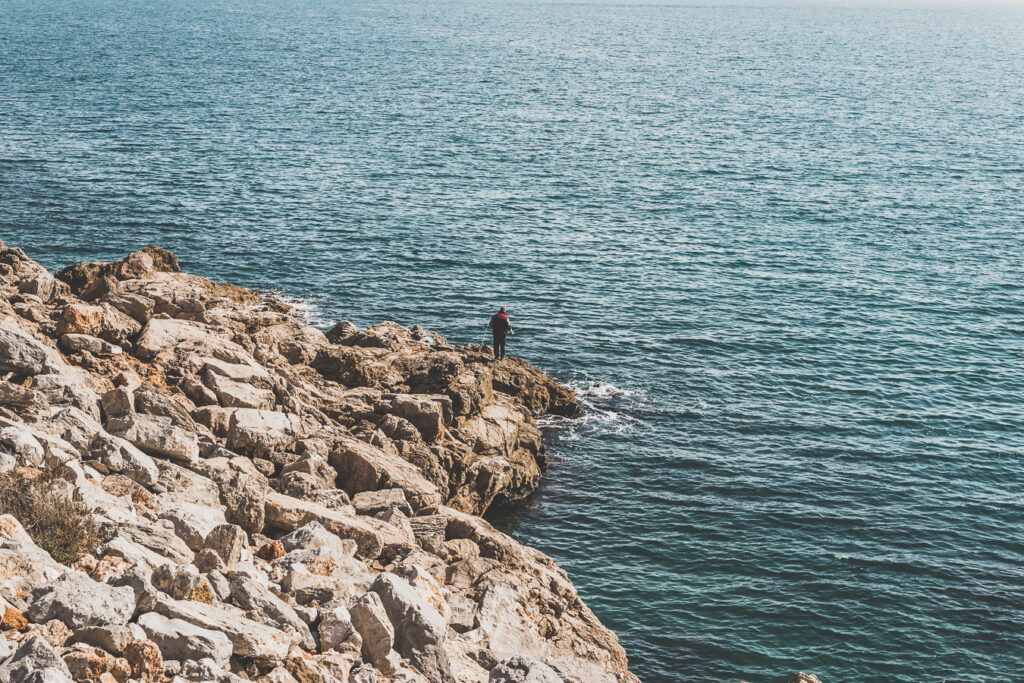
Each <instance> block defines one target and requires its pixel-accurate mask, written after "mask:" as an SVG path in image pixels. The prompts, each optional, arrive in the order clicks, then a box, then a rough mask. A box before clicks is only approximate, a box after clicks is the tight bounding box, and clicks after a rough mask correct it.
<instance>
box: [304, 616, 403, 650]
mask: <svg viewBox="0 0 1024 683" xmlns="http://www.w3.org/2000/svg"><path fill="white" fill-rule="evenodd" d="M384 620H385V621H387V615H385V616H384ZM388 626H389V627H390V626H391V623H390V622H389V623H388ZM354 634H358V631H357V630H356V628H355V626H354V625H353V624H352V618H351V616H350V614H349V611H348V610H347V609H345V608H344V607H342V606H340V605H339V606H337V607H334V608H333V609H329V610H327V611H325V612H324V613H323V614H322V615H321V616H320V630H319V635H320V651H321V652H327V651H329V650H341V649H343V647H344V646H345V644H346V643H347V644H349V645H351V646H353V647H354V646H355V642H354V641H355V639H354V638H353V635H354ZM388 647H389V648H390V647H391V645H390V644H389V645H388Z"/></svg>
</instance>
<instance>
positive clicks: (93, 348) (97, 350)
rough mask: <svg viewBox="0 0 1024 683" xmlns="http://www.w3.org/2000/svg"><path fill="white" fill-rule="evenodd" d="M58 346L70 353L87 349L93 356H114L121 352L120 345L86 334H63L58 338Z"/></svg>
mask: <svg viewBox="0 0 1024 683" xmlns="http://www.w3.org/2000/svg"><path fill="white" fill-rule="evenodd" d="M60 347H61V348H62V349H64V350H65V351H69V352H71V353H75V352H78V351H88V352H89V353H91V354H93V355H94V356H116V355H118V354H119V353H121V352H122V349H121V347H120V346H117V345H116V344H111V343H110V342H108V341H104V340H103V339H100V338H99V337H93V336H92V335H88V334H71V333H69V334H65V335H63V336H62V337H61V338H60Z"/></svg>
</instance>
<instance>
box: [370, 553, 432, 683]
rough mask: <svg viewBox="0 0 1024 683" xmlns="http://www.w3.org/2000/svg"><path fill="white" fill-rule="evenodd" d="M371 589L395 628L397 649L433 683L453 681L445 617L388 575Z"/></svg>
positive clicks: (407, 586) (378, 579)
mask: <svg viewBox="0 0 1024 683" xmlns="http://www.w3.org/2000/svg"><path fill="white" fill-rule="evenodd" d="M370 590H371V591H373V592H374V593H376V594H377V595H379V596H380V601H381V603H382V604H383V606H384V611H385V612H387V615H388V619H389V620H390V621H391V623H392V624H393V625H394V627H395V649H396V650H398V652H399V654H401V655H402V656H403V657H406V658H407V659H408V660H409V661H410V662H412V664H413V666H415V667H416V668H417V669H419V671H420V672H422V673H423V675H424V676H426V678H427V680H429V681H430V682H431V683H445V682H446V681H450V680H451V679H452V673H451V665H450V663H449V661H448V655H447V653H446V652H445V650H444V647H443V645H444V639H445V633H446V628H445V623H444V618H443V617H442V616H441V615H440V614H439V613H438V612H437V610H435V609H434V608H433V607H431V606H430V604H428V603H427V602H426V601H425V600H423V598H421V597H420V596H419V595H418V594H417V593H416V590H415V589H414V588H413V587H412V586H411V585H409V583H408V582H407V581H405V580H404V579H402V578H401V577H399V576H396V575H395V574H391V573H389V572H385V573H383V574H381V575H380V576H378V577H377V579H376V580H375V581H374V582H373V585H372V586H370Z"/></svg>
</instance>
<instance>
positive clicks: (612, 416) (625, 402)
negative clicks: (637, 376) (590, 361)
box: [537, 381, 646, 441]
mask: <svg viewBox="0 0 1024 683" xmlns="http://www.w3.org/2000/svg"><path fill="white" fill-rule="evenodd" d="M566 386H568V387H569V388H570V389H572V390H573V391H575V392H576V398H577V399H578V400H579V403H580V415H579V416H578V417H575V418H566V417H559V416H557V415H548V416H545V417H542V418H540V419H539V420H538V421H537V424H538V425H539V426H540V427H541V428H542V429H551V430H558V431H559V438H560V439H562V440H564V441H576V440H578V439H580V438H582V436H583V435H585V434H589V433H593V432H596V431H602V432H610V433H612V434H624V433H626V432H628V431H630V430H632V429H633V428H634V427H636V426H637V425H638V424H640V422H641V420H640V418H639V417H637V416H636V415H635V414H634V413H635V412H636V411H637V409H639V408H640V407H642V405H643V403H644V400H645V398H646V392H644V391H643V390H641V389H623V388H620V387H617V386H615V385H613V384H608V383H607V382H581V381H577V382H569V383H568V384H567V385H566Z"/></svg>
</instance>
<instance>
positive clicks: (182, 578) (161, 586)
mask: <svg viewBox="0 0 1024 683" xmlns="http://www.w3.org/2000/svg"><path fill="white" fill-rule="evenodd" d="M150 581H151V582H152V584H153V586H154V587H155V588H156V589H157V590H161V591H163V592H164V593H167V594H168V595H170V596H171V597H172V598H176V599H178V600H191V599H192V597H193V595H194V594H195V592H196V589H197V588H198V587H199V585H200V583H201V582H202V581H203V577H202V576H200V575H199V570H198V569H196V567H195V565H192V564H165V565H161V566H159V567H157V568H156V569H154V570H153V576H152V577H151V578H150Z"/></svg>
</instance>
